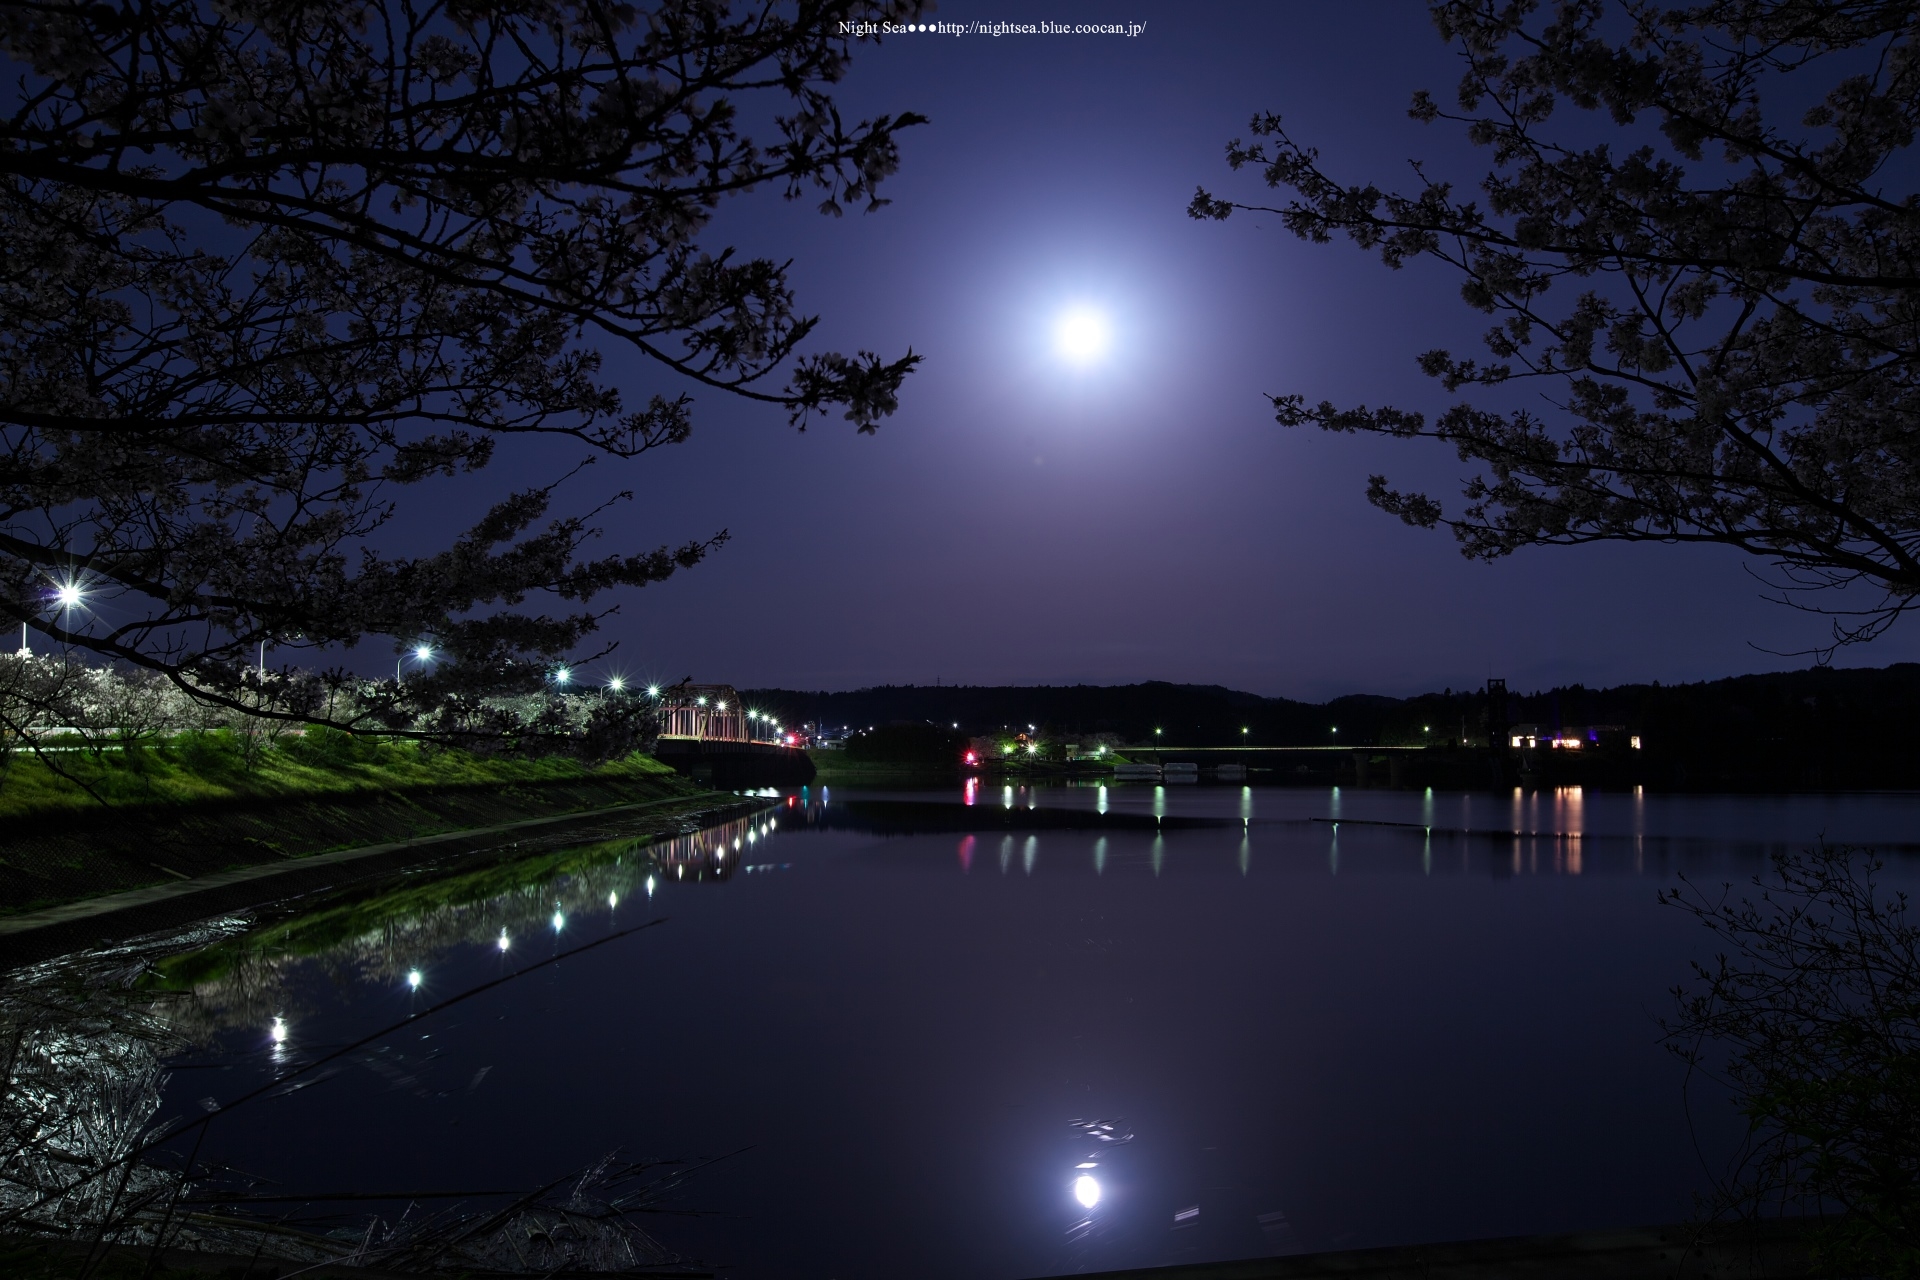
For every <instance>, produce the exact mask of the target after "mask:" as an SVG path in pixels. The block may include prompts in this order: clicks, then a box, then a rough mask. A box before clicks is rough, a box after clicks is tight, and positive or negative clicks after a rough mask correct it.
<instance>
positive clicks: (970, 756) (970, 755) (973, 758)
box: [967, 751, 980, 764]
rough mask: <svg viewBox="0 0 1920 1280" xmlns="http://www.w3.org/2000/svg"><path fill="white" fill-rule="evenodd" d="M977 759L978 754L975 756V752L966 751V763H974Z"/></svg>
mask: <svg viewBox="0 0 1920 1280" xmlns="http://www.w3.org/2000/svg"><path fill="white" fill-rule="evenodd" d="M979 759H980V757H979V756H976V755H975V754H973V752H971V751H969V752H967V763H968V764H974V763H976V762H977V761H978V760H979Z"/></svg>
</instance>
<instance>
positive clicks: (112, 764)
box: [0, 730, 672, 819]
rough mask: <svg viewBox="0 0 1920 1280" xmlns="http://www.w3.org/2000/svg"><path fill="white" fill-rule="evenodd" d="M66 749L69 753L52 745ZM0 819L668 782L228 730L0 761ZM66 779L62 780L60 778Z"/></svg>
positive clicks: (657, 766) (636, 763)
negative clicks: (251, 747) (259, 737)
mask: <svg viewBox="0 0 1920 1280" xmlns="http://www.w3.org/2000/svg"><path fill="white" fill-rule="evenodd" d="M49 745H67V744H49ZM0 760H3V761H4V763H0V819H7V818H21V817H29V816H35V815H51V814H56V813H78V812H86V811H96V812H97V811H99V810H100V809H101V808H102V802H103V801H104V802H105V804H106V805H111V806H120V805H167V806H173V805H181V806H219V805H222V804H226V803H232V802H236V801H248V800H268V799H289V800H292V799H306V798H311V797H318V796H330V795H349V794H355V793H361V792H369V791H385V792H405V791H421V790H443V789H461V788H480V787H493V786H512V785H519V784H526V783H541V782H559V781H567V780H571V779H585V778H623V777H632V778H640V777H648V776H656V775H661V774H670V773H671V772H672V770H670V769H669V768H668V767H667V766H666V765H663V764H661V763H660V762H659V761H657V760H655V759H654V758H653V757H651V756H647V755H642V754H639V753H635V754H633V755H630V756H627V757H625V758H623V759H619V760H613V761H609V762H608V763H606V764H601V765H586V764H582V763H581V762H579V761H577V760H569V759H564V758H560V757H551V756H550V757H546V758H543V759H537V760H529V759H515V758H507V757H500V756H476V755H473V754H471V753H469V752H465V751H459V750H454V749H450V748H445V747H435V746H430V745H424V744H421V743H415V742H407V741H393V740H381V739H367V738H353V737H349V736H348V735H346V734H342V733H334V732H327V731H316V732H314V733H310V734H308V735H306V736H305V737H303V738H292V739H288V740H287V741H286V742H285V743H283V744H281V745H277V746H272V747H266V748H262V749H259V750H257V751H255V752H253V753H252V758H251V759H249V758H248V753H247V752H246V751H244V750H243V749H242V743H241V742H240V741H239V740H237V739H236V738H235V736H234V735H233V734H231V733H229V732H227V731H226V730H218V731H215V732H211V733H194V734H183V735H180V736H179V737H176V738H172V739H170V740H168V741H166V742H165V743H163V744H157V745H151V746H134V747H129V748H127V749H125V750H108V751H98V752H95V751H91V750H85V749H80V750H62V751H56V752H50V753H49V758H48V759H41V758H39V757H36V756H34V755H32V754H30V753H27V752H20V751H16V752H12V753H10V754H9V755H8V756H6V757H0ZM63 775H64V776H63Z"/></svg>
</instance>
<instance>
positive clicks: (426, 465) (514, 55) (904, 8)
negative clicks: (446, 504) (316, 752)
mask: <svg viewBox="0 0 1920 1280" xmlns="http://www.w3.org/2000/svg"><path fill="white" fill-rule="evenodd" d="M916 5H917V0H799V2H798V3H791V4H778V3H764V4H761V3H747V4H745V5H740V6H734V5H729V4H727V3H724V2H720V3H708V2H706V0H658V3H654V4H651V5H647V6H644V7H641V6H636V5H632V4H626V3H619V2H616V0H538V2H530V3H519V2H509V3H501V4H484V3H483V4H467V3H460V4H451V5H439V4H427V5H405V4H399V3H389V2H385V0H358V2H354V0H349V2H348V3H344V4H342V3H338V2H337V0H325V2H324V3H322V2H318V0H313V2H300V0H295V2H294V3H281V2H280V0H272V2H268V0H239V2H238V3H224V2H223V3H219V4H215V3H210V2H208V0H123V2H122V3H118V4H107V3H82V2H80V0H53V2H51V3H13V2H10V0H0V48H4V50H5V53H6V56H7V57H8V58H9V59H11V61H12V68H13V70H14V72H15V79H14V92H13V99H12V103H11V106H10V108H9V109H8V111H7V113H6V114H5V115H4V117H0V243H4V244H5V246H6V252H5V254H4V255H0V616H4V617H8V618H11V619H13V620H14V622H15V624H16V625H17V624H18V623H20V622H26V623H28V624H30V625H31V626H32V627H33V628H34V629H35V630H37V631H38V632H39V633H40V634H41V635H42V636H44V637H46V638H49V639H51V640H52V641H54V642H56V643H57V644H58V645H60V646H63V647H67V648H70V649H73V650H78V651H82V652H85V653H90V654H93V655H97V656H98V657H101V658H105V659H109V660H112V661H115V662H120V663H123V664H131V665H133V666H138V667H144V668H147V669H150V670H153V671H156V672H160V673H163V674H164V675H165V676H166V677H167V678H169V679H171V680H174V681H175V682H176V683H178V684H179V685H180V686H181V687H182V688H186V689H190V690H192V691H193V692H194V694H195V696H199V697H204V698H207V699H210V700H213V701H215V702H221V703H223V704H224V705H227V706H230V707H232V708H234V709H236V710H247V711H249V712H250V713H257V712H258V711H259V708H258V706H257V705H249V702H250V700H249V699H246V698H244V697H241V696H239V694H238V690H239V688H240V684H241V682H242V674H241V673H242V670H243V668H244V666H245V665H246V664H247V662H248V660H249V659H250V658H251V657H252V656H253V655H254V653H255V651H256V649H257V646H259V645H260V644H261V643H262V642H265V643H267V644H270V645H272V646H274V647H276V648H282V649H284V648H288V647H297V648H308V649H324V648H330V647H337V646H351V645H353V644H355V643H356V642H359V641H361V640H363V639H367V638H370V637H385V638H390V639H391V640H392V641H393V642H394V643H395V644H396V645H399V644H404V643H407V642H409V641H413V640H415V639H430V640H431V641H432V642H433V644H434V646H435V649H436V652H437V653H438V654H439V655H441V656H442V657H445V658H451V659H453V660H454V661H452V662H451V663H448V664H446V665H444V666H442V667H441V668H439V669H438V670H439V672H440V674H439V676H438V678H437V680H436V681H435V682H433V683H430V684H428V685H425V686H423V687H422V689H421V690H419V691H416V694H413V695H409V696H410V697H413V698H414V700H415V701H418V700H419V696H423V695H424V693H425V692H426V691H428V690H435V691H439V692H443V693H455V692H463V693H465V694H468V695H471V696H479V695H480V694H481V693H483V692H484V693H509V694H510V693H513V692H516V691H526V690H530V689H532V688H533V687H535V686H537V683H538V681H539V679H540V676H541V673H542V671H543V669H544V668H545V667H547V666H549V665H550V664H551V662H552V661H553V660H554V659H555V658H556V657H557V655H560V654H562V653H565V652H567V651H569V650H570V649H571V648H572V647H573V646H574V645H576V644H577V643H578V642H579V641H580V640H581V639H582V637H584V636H585V635H587V634H588V633H589V632H591V631H592V630H593V629H594V627H595V624H596V622H597V621H598V619H599V618H600V617H602V616H604V610H602V611H601V612H595V611H594V610H593V609H592V608H590V607H589V602H590V601H593V600H596V599H598V598H600V597H602V596H603V595H604V594H605V593H606V592H608V591H610V590H612V589H614V588H617V587H622V586H628V587H632V586H644V585H646V584H648V583H651V582H658V581H660V580H661V579H663V578H666V577H667V576H669V575H670V574H672V573H673V572H675V571H676V570H677V569H681V568H686V567H690V566H692V565H694V564H696V563H697V562H698V561H699V560H700V559H701V558H702V557H703V556H704V555H706V554H707V552H709V551H710V550H712V549H714V548H715V547H717V546H719V545H720V544H721V542H722V541H724V539H725V536H726V535H725V533H724V532H722V533H720V534H717V535H714V536H711V537H705V538H696V539H692V540H688V541H686V542H683V543H682V544H680V545H679V546H677V547H666V546H663V547H660V548H658V549H654V550H642V551H623V552H620V553H617V554H612V555H605V556H601V557H598V558H592V557H588V556H586V555H585V554H584V550H583V549H584V547H585V544H586V543H587V542H589V541H590V540H591V539H593V538H594V537H595V536H596V535H597V534H598V533H599V529H598V528H597V527H596V525H595V523H594V521H595V515H594V514H593V513H587V514H579V513H566V512H562V511H559V510H557V509H556V498H555V487H554V485H553V484H544V485H542V484H535V485H530V486H528V487H524V488H522V489H520V490H519V491H518V492H515V493H513V494H511V495H509V496H507V497H505V498H503V499H502V500H500V501H499V502H498V503H496V504H495V505H494V506H493V508H492V509H491V510H490V511H488V512H487V513H486V515H485V516H484V517H483V518H481V519H480V520H479V521H478V522H477V523H475V524H474V525H473V526H472V527H471V528H468V529H466V530H465V531H464V532H457V533H454V534H453V536H451V537H450V538H449V539H447V540H446V541H445V542H444V544H443V546H442V549H440V550H437V551H431V552H428V553H425V554H420V555H404V556H403V555H393V554H389V553H387V552H386V551H384V550H382V549H381V548H380V547H379V546H378V545H377V543H378V536H379V535H380V534H381V531H382V530H383V529H384V528H386V527H387V526H388V525H389V523H390V522H391V521H393V520H394V519H395V518H396V517H398V516H400V515H402V514H404V513H405V512H406V511H407V510H409V509H411V508H410V506H409V504H412V505H413V506H417V505H418V504H419V503H420V502H422V501H424V500H425V495H424V494H423V493H422V491H421V490H420V489H419V488H417V486H422V485H424V484H426V483H427V482H429V481H434V480H436V479H438V480H445V479H446V478H450V477H457V476H463V475H467V474H470V473H472V472H475V471H478V470H479V469H481V468H483V467H485V466H487V464H488V463H489V461H490V460H491V459H492V458H493V454H494V451H495V448H496V445H497V443H498V442H499V441H500V440H501V439H502V438H503V437H512V436H520V435H530V436H546V437H558V438H560V439H562V440H564V441H566V442H570V443H571V444H573V445H576V446H579V447H580V448H581V450H582V451H583V452H584V454H585V456H586V459H587V460H588V461H592V460H594V459H596V458H612V459H617V460H626V459H631V458H635V457H638V456H639V455H641V454H643V453H646V452H647V451H649V450H652V449H655V448H658V447H661V446H663V445H669V444H674V443H677V442H679V441H682V440H684V439H686V438H687V435H688V432H689V431H690V430H691V427H692V416H691V406H692V399H691V396H690V395H689V394H688V393H687V391H686V390H684V389H681V388H686V387H710V388H715V389H719V390H722V391H725V392H727V393H729V394H732V395H738V396H743V397H747V398H749V399H754V400H760V401H765V402H767V403H769V404H773V405H778V406H780V407H782V408H784V409H785V410H786V411H787V413H788V416H789V418H790V420H791V422H792V423H793V424H794V425H796V426H802V427H804V425H805V424H806V422H807V421H808V420H809V418H810V417H812V416H813V415H815V414H818V413H821V412H825V411H828V410H838V411H840V412H842V413H843V414H844V416H845V418H846V419H847V420H849V421H851V422H852V423H853V424H854V425H855V426H856V427H857V428H858V429H859V430H861V431H871V430H873V429H874V427H875V425H876V424H877V423H878V421H879V419H880V418H882V417H884V416H885V415H887V414H888V413H890V412H892V411H893V409H894V408H895V406H896V404H897V396H898V391H899V388H900V385H901V382H902V380H903V379H904V378H905V376H906V375H907V373H908V372H909V371H910V370H911V369H912V367H913V366H914V364H915V363H916V361H917V359H918V358H917V357H916V356H914V355H913V354H912V353H911V352H908V353H907V354H905V355H902V356H900V357H898V358H894V359H883V358H881V357H879V356H876V355H873V354H872V353H868V352H861V353H859V354H858V355H857V356H852V357H849V356H844V355H840V354H836V353H832V352H825V353H816V354H803V353H802V347H803V345H804V343H805V341H806V339H807V337H808V335H809V334H810V333H811V331H812V329H813V327H814V320H813V318H811V317H808V316H805V315H803V314H801V313H800V312H799V311H797V310H796V309H795V303H794V298H793V295H792V292H791V290H790V289H789V287H788V285H787V281H786V274H785V267H784V266H783V265H782V264H780V263H778V262H775V261H772V260H769V259H763V258H754V259H743V258H741V257H739V256H738V255H736V254H735V253H734V252H733V251H732V250H731V249H728V248H723V247H715V246H712V245H709V244H707V243H705V241H704V240H703V233H704V231H705V229H706V226H707V224H708V222H709V220H710V218H711V216H712V214H713V212H714V210H715V209H716V208H717V207H718V205H719V204H720V202H721V201H723V200H724V199H726V198H727V197H729V196H733V195H739V194H744V193H748V192H752V191H755V190H757V189H762V188H767V187H772V188H775V189H778V190H780V191H782V192H783V193H784V194H785V195H786V196H787V197H788V198H797V197H799V196H801V195H803V194H805V193H807V192H809V191H811V192H813V193H814V194H815V195H816V196H818V197H819V198H820V208H821V209H822V210H823V211H825V212H828V213H833V214H838V213H839V212H841V210H842V209H843V207H845V206H848V205H858V206H861V207H864V208H867V209H873V208H876V207H878V206H879V205H880V204H882V203H883V201H881V200H880V198H879V197H878V195H877V188H878V186H879V184H880V183H881V182H882V180H883V179H884V178H886V177H887V176H888V175H889V174H890V173H891V172H892V171H893V170H894V168H895V167H896V165H897V163H898V150H897V146H896V142H895V135H896V134H897V132H898V131H899V130H900V129H902V128H905V127H908V126H910V125H913V124H915V123H919V117H916V116H913V115H901V116H897V117H886V116H882V117H879V118H876V119H873V120H869V121H863V122H861V123H858V124H848V123H846V122H843V120H842V119H841V116H840V114H839V111H838V110H837V108H836V106H835V104H834V101H833V98H832V96H831V92H830V91H831V88H832V86H833V85H834V84H835V83H836V82H837V81H838V80H839V79H840V77H841V75H842V74H843V72H844V71H845V69H846V66H847V57H848V52H849V39H850V38H849V37H846V36H842V35H840V34H838V32H839V27H840V23H841V22H842V21H843V20H857V19H872V18H879V17H895V18H898V17H901V16H904V15H905V14H907V13H908V12H910V11H911V10H912V9H914V8H915V7H916ZM750 126H751V129H752V131H753V132H752V133H750V132H749V127H750ZM609 349H610V350H612V351H614V352H616V353H617V352H622V351H624V352H627V353H630V354H632V355H634V356H637V357H639V359H638V360H637V361H633V362H630V363H632V364H635V365H637V367H638V368H639V369H641V370H642V372H648V371H651V372H652V373H654V374H658V375H662V377H660V378H659V379H656V381H658V382H660V383H662V385H663V386H664V389H663V390H661V391H660V392H658V393H655V394H651V395H649V396H648V397H647V399H646V400H645V402H644V403H643V404H638V405H635V404H631V403H629V402H628V400H627V398H625V397H623V395H622V394H621V392H620V391H619V390H617V389H616V388H614V387H613V386H612V385H610V383H609V381H608V380H607V379H606V378H605V377H604V376H603V370H602V352H603V351H605V350H609ZM782 370H785V371H786V373H785V375H784V377H785V385H784V386H782V385H780V383H779V381H778V379H780V378H781V377H782V374H781V371H782ZM622 496H623V498H624V497H630V496H631V495H630V494H629V495H622ZM66 584H76V585H79V586H81V587H83V588H84V589H85V592H86V596H85V599H84V600H83V602H82V603H81V604H80V605H79V606H77V607H71V608H68V607H63V606H61V605H60V603H59V601H58V599H57V597H56V592H57V590H58V588H59V587H60V586H62V585H66ZM535 596H544V597H547V598H550V599H552V600H555V601H558V602H560V610H559V611H557V612H552V613H549V612H544V611H542V610H540V609H537V608H530V607H527V602H528V600H529V598H530V597H535ZM252 701H253V702H257V700H252ZM271 714H299V715H313V714H319V713H318V712H316V711H315V710H314V709H313V708H304V709H297V710H285V711H276V712H273V713H271Z"/></svg>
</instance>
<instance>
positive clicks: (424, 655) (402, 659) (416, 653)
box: [261, 644, 433, 684]
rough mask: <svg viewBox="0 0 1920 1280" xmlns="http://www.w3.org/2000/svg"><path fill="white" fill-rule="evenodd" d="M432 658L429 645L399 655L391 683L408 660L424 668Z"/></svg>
mask: <svg viewBox="0 0 1920 1280" xmlns="http://www.w3.org/2000/svg"><path fill="white" fill-rule="evenodd" d="M265 653H266V650H265V649H264V648H262V650H261V654H262V657H261V667H262V670H264V669H265V664H266V658H265ZM432 657H433V646H432V645H430V644H422V645H416V646H414V649H413V652H412V653H403V654H401V655H400V656H399V657H398V658H395V659H394V660H393V682H394V683H395V684H399V683H400V668H401V667H403V666H404V665H406V661H407V659H408V658H412V659H413V660H414V661H415V662H418V663H420V664H421V665H422V666H425V665H426V663H427V661H428V660H429V659H430V658H432Z"/></svg>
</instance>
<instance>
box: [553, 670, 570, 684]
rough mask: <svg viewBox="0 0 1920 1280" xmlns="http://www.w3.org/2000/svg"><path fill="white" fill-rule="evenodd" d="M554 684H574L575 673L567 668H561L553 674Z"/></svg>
mask: <svg viewBox="0 0 1920 1280" xmlns="http://www.w3.org/2000/svg"><path fill="white" fill-rule="evenodd" d="M553 682H554V683H555V684H572V683H573V672H571V671H569V670H567V668H565V667H561V668H559V669H558V670H556V671H555V672H554V673H553Z"/></svg>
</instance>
